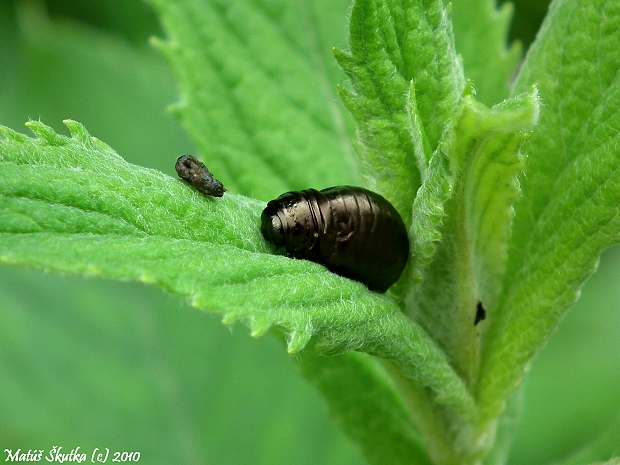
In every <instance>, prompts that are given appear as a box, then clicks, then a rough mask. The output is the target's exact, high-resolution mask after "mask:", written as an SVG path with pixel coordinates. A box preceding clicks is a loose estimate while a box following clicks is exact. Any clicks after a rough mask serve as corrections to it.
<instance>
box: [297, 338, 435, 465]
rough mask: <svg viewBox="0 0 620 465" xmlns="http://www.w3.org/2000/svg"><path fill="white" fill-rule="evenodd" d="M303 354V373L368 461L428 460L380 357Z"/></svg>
mask: <svg viewBox="0 0 620 465" xmlns="http://www.w3.org/2000/svg"><path fill="white" fill-rule="evenodd" d="M302 357H303V358H302V359H301V363H299V364H298V366H299V369H300V371H301V373H302V374H303V375H304V376H305V377H306V378H307V379H308V380H309V381H310V382H311V383H312V384H313V385H314V386H315V387H316V388H317V390H318V391H319V392H320V393H321V394H322V395H323V397H324V398H325V399H326V400H327V406H328V410H329V413H330V416H331V417H332V418H333V419H334V421H335V422H336V423H338V424H339V425H340V426H341V427H342V429H343V430H344V431H346V432H347V434H348V435H349V437H351V438H352V439H353V441H355V442H356V443H357V444H358V445H359V447H360V449H361V450H362V451H363V454H364V457H365V458H366V460H368V462H369V463H372V464H385V463H390V464H403V465H404V464H411V463H417V464H420V465H430V464H431V463H432V462H431V461H430V459H429V457H428V455H427V453H426V450H425V444H424V442H423V441H422V438H421V437H420V435H419V433H418V431H417V430H416V428H415V427H414V425H413V424H412V423H411V418H410V417H409V412H408V411H407V409H406V406H405V405H404V403H403V401H402V398H401V397H400V395H399V392H398V391H397V390H396V389H395V386H394V384H393V382H392V379H391V378H390V376H389V373H386V372H385V370H384V369H383V368H382V367H381V364H380V362H379V361H378V360H376V359H374V358H371V357H368V356H366V355H363V354H358V353H355V352H349V353H347V354H344V355H342V356H338V357H330V358H327V359H326V358H319V356H317V354H316V353H314V352H313V351H307V350H306V351H304V352H302ZM360 394H362V395H363V396H364V399H365V401H364V402H360Z"/></svg>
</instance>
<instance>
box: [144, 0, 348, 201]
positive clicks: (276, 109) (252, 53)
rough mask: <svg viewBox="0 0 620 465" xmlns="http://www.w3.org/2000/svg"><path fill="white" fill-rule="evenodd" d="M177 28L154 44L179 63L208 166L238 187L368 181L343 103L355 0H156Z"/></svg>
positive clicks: (256, 193)
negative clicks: (337, 60) (339, 55)
mask: <svg viewBox="0 0 620 465" xmlns="http://www.w3.org/2000/svg"><path fill="white" fill-rule="evenodd" d="M150 3H151V4H152V5H153V6H154V7H155V8H156V9H157V11H158V13H159V15H160V17H161V19H162V22H163V25H164V28H165V30H166V32H167V34H168V39H167V40H166V41H156V42H155V43H156V44H157V45H158V46H159V48H160V49H161V50H162V51H163V52H164V53H165V55H166V56H167V57H168V59H169V60H170V63H171V64H172V67H173V69H174V70H175V72H176V75H177V78H178V80H179V86H180V90H181V102H180V103H179V104H178V105H177V106H176V107H175V110H176V112H177V114H178V115H179V116H180V118H181V120H182V121H183V123H184V125H185V127H186V129H187V131H188V133H189V134H190V135H191V136H192V138H193V140H194V142H195V144H196V146H197V147H198V149H199V151H200V153H201V154H202V158H203V161H205V163H206V165H207V166H208V167H209V169H210V170H211V171H212V172H213V173H214V174H215V175H216V176H217V177H218V179H221V180H222V182H223V183H224V185H225V186H227V188H228V189H229V190H230V191H231V192H237V193H241V194H246V195H252V196H253V197H258V198H261V199H263V200H269V199H271V198H274V197H277V196H278V195H279V194H281V193H282V192H284V191H288V190H291V189H302V188H304V189H305V188H308V187H316V188H324V187H328V186H333V185H338V184H359V166H358V161H357V160H356V159H355V158H354V157H353V154H352V150H351V147H350V141H349V137H350V135H351V134H352V133H353V128H352V127H351V123H350V118H349V117H348V115H347V114H346V111H344V109H343V107H342V106H341V105H339V104H338V99H337V96H336V84H337V83H338V82H339V81H341V80H342V74H341V73H339V72H338V70H337V68H336V67H335V66H334V65H333V64H332V61H333V58H332V57H331V53H330V52H331V48H332V47H333V45H334V44H335V43H340V42H342V38H341V37H339V36H338V33H339V31H342V32H340V33H341V34H342V33H343V32H344V29H343V26H342V24H334V20H335V18H338V15H336V14H334V9H336V10H337V11H340V12H341V13H342V15H341V16H340V18H344V16H345V12H346V8H347V7H348V3H349V2H348V0H338V1H336V2H334V1H333V0H330V1H328V0H322V1H320V2H313V3H312V4H311V5H309V4H306V3H304V2H301V1H293V2H267V3H264V4H261V3H251V2H237V3H232V4H231V3H229V2H223V1H212V2H205V1H201V0H188V1H183V2H169V1H165V0H150Z"/></svg>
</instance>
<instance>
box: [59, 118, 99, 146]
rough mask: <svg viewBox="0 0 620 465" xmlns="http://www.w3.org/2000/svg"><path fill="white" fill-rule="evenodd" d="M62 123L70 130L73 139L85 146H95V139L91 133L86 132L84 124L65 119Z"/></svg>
mask: <svg viewBox="0 0 620 465" xmlns="http://www.w3.org/2000/svg"><path fill="white" fill-rule="evenodd" d="M62 122H63V124H64V125H65V126H67V127H68V128H69V131H70V132H71V137H72V138H73V139H75V140H77V141H78V142H81V143H82V144H84V145H92V144H93V139H94V138H93V137H92V136H91V135H90V133H89V132H88V131H87V130H86V128H85V127H84V125H83V124H82V123H78V122H77V121H74V120H72V119H65V120H63V121H62Z"/></svg>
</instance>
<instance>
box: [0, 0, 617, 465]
mask: <svg viewBox="0 0 620 465" xmlns="http://www.w3.org/2000/svg"><path fill="white" fill-rule="evenodd" d="M541 5H542V6H541ZM545 10H546V3H545V2H535V1H533V0H532V1H528V2H525V1H524V2H519V3H518V4H517V8H516V20H515V26H514V27H513V30H512V32H511V33H512V35H513V37H514V38H518V39H520V40H522V41H523V42H524V43H525V44H527V43H529V41H531V40H532V38H533V37H534V34H535V31H536V29H537V27H538V23H539V21H540V20H541V19H542V16H543V15H544V13H545ZM342 22H343V34H344V31H345V18H344V17H343V18H342ZM153 35H156V36H160V37H161V36H163V33H162V31H161V30H160V27H159V25H158V22H157V18H156V17H155V15H154V14H153V12H152V11H151V10H150V9H149V7H148V6H147V5H145V4H144V3H142V2H140V1H138V0H90V1H88V2H84V1H83V0H50V1H47V2H45V1H44V0H22V1H19V2H17V1H15V2H14V1H9V0H0V124H4V125H6V126H9V127H12V128H14V129H16V130H19V131H22V130H23V131H24V132H27V131H26V128H24V126H23V124H24V122H25V121H27V120H28V119H29V118H31V119H40V120H42V121H43V122H44V123H46V124H48V125H50V126H52V127H54V128H55V129H56V130H57V131H59V132H61V133H63V134H68V131H67V130H66V128H64V126H63V125H62V123H61V121H62V120H63V119H65V118H72V119H75V120H77V121H80V122H81V123H83V124H84V125H85V126H86V127H87V128H88V130H89V131H90V132H91V134H93V135H94V136H96V137H98V138H99V139H101V140H103V141H104V142H106V143H107V144H109V145H110V146H112V147H113V148H114V149H115V150H116V151H117V152H118V153H120V154H121V155H122V156H123V157H124V158H126V159H127V160H129V161H131V162H133V163H136V164H139V165H143V166H148V167H152V168H157V169H159V170H161V171H163V172H165V173H168V174H170V175H173V174H174V171H173V164H174V161H175V160H176V157H178V156H179V155H181V154H184V153H195V151H194V149H193V147H192V143H191V141H190V140H189V139H188V137H187V136H186V135H185V134H184V132H183V130H182V128H181V127H180V125H179V123H178V122H177V121H176V120H175V118H174V117H173V116H172V115H171V114H169V113H167V112H166V111H165V108H166V106H167V105H169V104H171V103H174V102H175V101H176V92H175V82H174V77H173V76H172V74H171V72H170V71H169V69H168V68H167V64H166V63H165V61H164V59H163V58H162V57H161V56H160V55H159V54H158V53H157V52H156V51H154V50H153V49H152V48H151V47H150V46H149V45H148V38H149V37H151V36H153ZM619 282H620V249H618V248H615V249H612V250H610V251H608V252H606V253H605V254H604V256H603V259H602V261H601V266H600V268H599V271H598V272H597V273H596V274H595V275H594V276H593V278H592V279H591V280H590V281H589V282H588V283H587V285H586V286H585V288H584V292H583V296H582V298H581V300H580V301H579V302H578V304H577V305H576V306H575V308H574V309H573V310H572V311H571V313H569V315H568V317H567V318H566V320H565V322H564V323H563V325H562V326H561V328H560V330H559V331H558V333H557V334H556V335H555V336H554V337H553V339H552V341H551V343H550V344H549V346H548V347H547V348H546V349H545V351H544V352H543V353H542V354H541V355H540V356H539V357H538V358H537V359H536V360H535V362H534V363H533V365H532V369H531V372H530V375H529V380H528V383H527V385H526V388H525V400H526V407H525V412H524V416H523V421H522V424H521V427H520V429H519V432H518V435H517V438H516V443H515V447H514V451H513V454H512V459H511V463H513V464H515V465H516V464H536V463H543V462H545V461H548V460H552V459H558V458H561V457H562V456H564V455H565V454H567V453H569V452H570V451H571V450H573V448H574V447H575V446H576V445H577V444H579V443H581V442H584V441H587V440H589V439H592V438H594V437H596V436H597V435H598V434H599V433H600V432H602V431H603V430H604V429H605V427H606V425H607V424H609V423H610V422H611V421H612V420H613V419H614V417H615V416H616V415H617V412H618V411H619V410H620V390H618V386H619V385H620V357H619V356H618V354H619V353H620V286H618V285H617V283H619ZM0 319H1V320H2V323H0V451H3V450H4V449H5V448H13V449H16V448H19V447H21V448H22V449H26V450H27V449H35V448H36V449H40V448H45V449H49V448H51V446H52V445H60V446H63V449H64V450H65V451H67V452H68V451H69V450H70V449H72V448H74V447H76V446H80V447H81V448H82V450H85V451H90V450H92V449H93V448H95V447H99V448H105V447H108V448H111V449H113V450H120V451H123V450H124V451H139V452H140V453H141V454H142V460H141V461H142V462H143V463H149V464H150V463H162V464H164V463H166V464H169V463H188V464H198V463H206V464H208V463H213V464H222V465H226V464H246V463H247V464H262V463H264V464H270V465H277V464H292V463H294V464H361V463H362V461H361V459H360V458H359V456H358V455H357V452H356V451H355V449H354V448H353V446H351V445H350V444H349V443H348V442H347V440H346V438H345V437H344V436H343V435H342V433H340V432H339V430H338V429H337V428H336V427H335V426H333V425H332V424H331V422H330V420H329V418H328V417H327V415H326V413H325V410H324V407H323V404H322V401H321V399H320V398H319V396H318V395H317V394H316V393H314V392H313V391H312V389H311V388H310V387H309V386H308V385H306V384H305V382H304V381H303V380H302V379H301V377H300V376H299V375H298V374H297V373H296V371H295V369H294V367H293V364H292V363H291V362H290V360H289V357H288V356H287V355H286V354H285V351H284V350H283V348H282V346H281V345H280V343H279V341H277V340H276V339H275V338H272V337H270V336H266V337H262V338H260V339H257V340H255V339H252V338H251V337H249V334H248V333H249V331H248V330H247V328H245V327H243V326H241V325H237V326H234V327H232V328H228V327H225V326H223V325H222V324H221V323H220V322H219V320H218V319H217V318H216V317H213V316H211V315H206V314H203V313H201V312H198V311H196V310H193V309H190V308H189V307H188V306H187V305H185V303H184V302H183V301H182V300H181V299H179V298H176V297H172V296H169V295H167V294H165V293H163V292H162V291H160V290H157V289H152V288H147V287H145V286H142V285H137V284H132V283H115V282H104V281H99V280H90V279H86V278H81V277H67V276H60V275H55V274H47V273H43V272H40V271H32V270H22V269H17V268H11V267H7V266H1V267H0Z"/></svg>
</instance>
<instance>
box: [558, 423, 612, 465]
mask: <svg viewBox="0 0 620 465" xmlns="http://www.w3.org/2000/svg"><path fill="white" fill-rule="evenodd" d="M618 444H620V416H618V418H616V421H614V422H613V423H612V424H611V425H610V426H609V428H607V431H605V432H604V433H603V434H601V436H600V437H599V438H597V439H595V440H594V441H592V442H591V443H590V444H588V445H586V446H585V447H583V448H581V449H580V450H579V451H578V452H577V453H575V454H573V455H571V456H570V457H569V458H567V459H566V460H562V461H560V462H557V464H556V465H583V464H588V463H592V465H597V464H604V465H618V464H620V457H618V456H616V455H617V454H618ZM611 456H615V458H612V459H610V460H607V459H608V458H609V457H611ZM605 460H607V461H605ZM602 461H605V462H602ZM593 462H597V463H596V464H594V463H593Z"/></svg>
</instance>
